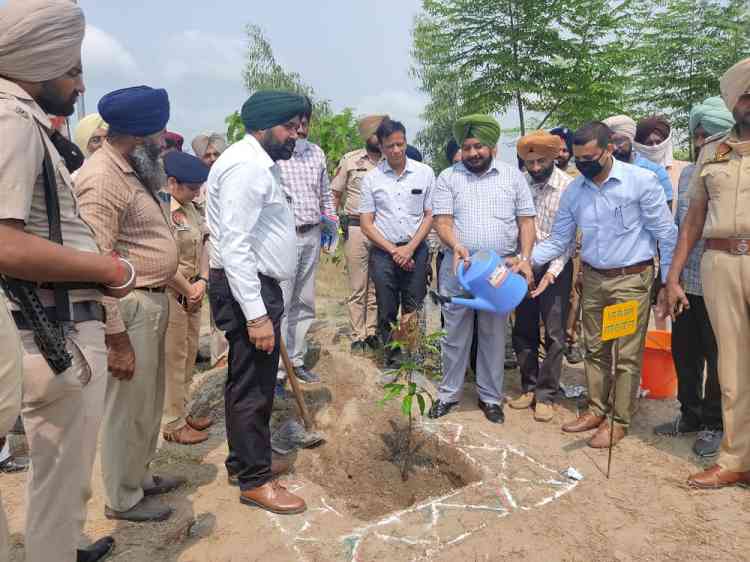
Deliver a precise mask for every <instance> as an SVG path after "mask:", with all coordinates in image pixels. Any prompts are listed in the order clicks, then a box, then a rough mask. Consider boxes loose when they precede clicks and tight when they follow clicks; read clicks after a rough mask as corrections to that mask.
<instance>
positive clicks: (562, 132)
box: [550, 127, 573, 154]
mask: <svg viewBox="0 0 750 562" xmlns="http://www.w3.org/2000/svg"><path fill="white" fill-rule="evenodd" d="M550 134H551V135H555V136H557V137H560V138H561V139H562V140H563V141H564V142H565V146H567V147H568V152H570V153H571V154H572V153H573V131H571V130H570V129H568V128H567V127H555V128H554V129H551V130H550Z"/></svg>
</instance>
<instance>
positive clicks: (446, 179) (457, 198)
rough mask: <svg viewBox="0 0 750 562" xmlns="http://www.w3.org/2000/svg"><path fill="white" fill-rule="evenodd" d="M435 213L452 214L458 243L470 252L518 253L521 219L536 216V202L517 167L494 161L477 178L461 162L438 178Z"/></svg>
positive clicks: (433, 205) (434, 201) (505, 254)
mask: <svg viewBox="0 0 750 562" xmlns="http://www.w3.org/2000/svg"><path fill="white" fill-rule="evenodd" d="M432 214H433V216H437V215H451V216H452V217H453V224H454V228H455V230H456V237H457V238H458V241H459V242H460V243H461V244H463V245H464V246H465V247H466V249H467V250H469V252H472V253H474V252H478V251H479V250H494V251H495V252H497V253H498V254H499V255H501V256H508V255H511V254H516V253H517V252H518V222H517V218H518V217H533V216H534V215H535V214H536V211H535V210H534V200H533V198H532V196H531V191H530V190H529V185H528V183H526V179H525V178H524V177H523V174H522V173H521V172H519V171H518V169H517V168H515V167H513V166H511V165H509V164H505V163H503V162H500V161H498V160H493V161H492V165H491V166H490V169H489V170H487V171H486V172H485V173H484V174H482V175H481V176H478V175H476V174H474V173H472V172H470V171H469V170H467V169H466V166H464V165H463V163H461V162H459V163H458V164H454V165H453V166H452V167H450V168H448V169H447V170H444V171H443V172H442V173H441V174H440V177H438V181H437V186H436V187H435V194H434V195H433V197H432Z"/></svg>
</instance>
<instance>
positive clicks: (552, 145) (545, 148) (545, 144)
mask: <svg viewBox="0 0 750 562" xmlns="http://www.w3.org/2000/svg"><path fill="white" fill-rule="evenodd" d="M562 145H563V141H562V139H561V138H560V137H558V136H557V135H552V134H550V133H548V132H547V131H534V132H533V133H529V134H528V135H524V136H522V137H521V138H520V139H519V141H518V145H517V147H516V148H517V150H518V155H519V156H520V157H521V158H523V159H524V160H530V159H531V158H549V159H550V160H552V159H554V158H557V157H558V156H559V155H560V148H562Z"/></svg>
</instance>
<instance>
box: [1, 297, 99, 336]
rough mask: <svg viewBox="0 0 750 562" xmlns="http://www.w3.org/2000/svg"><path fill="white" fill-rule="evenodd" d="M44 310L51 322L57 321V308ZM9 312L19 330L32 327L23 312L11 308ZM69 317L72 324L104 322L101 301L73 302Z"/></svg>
mask: <svg viewBox="0 0 750 562" xmlns="http://www.w3.org/2000/svg"><path fill="white" fill-rule="evenodd" d="M44 312H45V314H46V315H47V318H49V319H50V321H51V322H57V321H58V318H57V308H55V307H48V308H45V309H44ZM11 313H12V314H13V321H14V322H15V323H16V327H17V328H18V329H19V330H31V329H32V328H31V325H30V324H29V323H28V322H26V318H24V316H23V313H22V312H21V311H20V310H13V311H11ZM70 318H71V319H70V321H71V322H73V323H74V324H79V323H80V322H90V321H92V320H96V321H98V322H104V319H105V314H104V307H103V306H102V304H101V303H99V302H96V301H83V302H74V303H73V304H71V305H70Z"/></svg>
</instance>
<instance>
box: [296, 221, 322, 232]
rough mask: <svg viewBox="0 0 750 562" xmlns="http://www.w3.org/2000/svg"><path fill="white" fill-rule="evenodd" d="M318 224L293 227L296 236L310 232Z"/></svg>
mask: <svg viewBox="0 0 750 562" xmlns="http://www.w3.org/2000/svg"><path fill="white" fill-rule="evenodd" d="M319 225H320V223H318V222H316V223H315V224H302V225H300V226H297V227H295V228H296V230H297V234H305V233H306V232H310V231H311V230H312V229H313V228H315V227H317V226H319Z"/></svg>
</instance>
